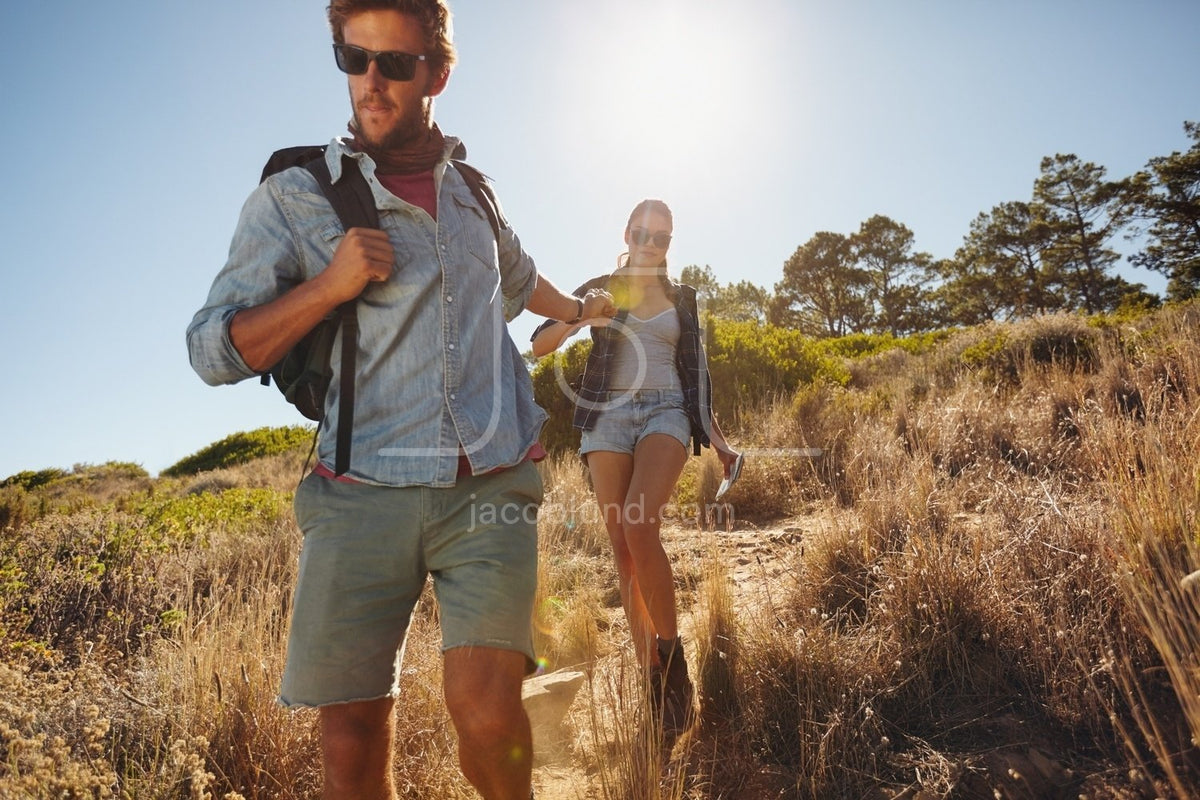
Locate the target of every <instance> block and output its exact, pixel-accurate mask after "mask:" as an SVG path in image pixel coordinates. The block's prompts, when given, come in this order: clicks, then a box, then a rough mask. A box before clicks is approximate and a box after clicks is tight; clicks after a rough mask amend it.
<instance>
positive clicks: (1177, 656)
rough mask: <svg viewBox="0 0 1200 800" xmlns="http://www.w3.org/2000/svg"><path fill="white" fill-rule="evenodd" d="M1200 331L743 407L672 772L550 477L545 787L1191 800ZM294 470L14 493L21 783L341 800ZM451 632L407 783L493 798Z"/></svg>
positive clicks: (873, 368) (581, 502)
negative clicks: (449, 666) (550, 740)
mask: <svg viewBox="0 0 1200 800" xmlns="http://www.w3.org/2000/svg"><path fill="white" fill-rule="evenodd" d="M1198 313H1200V312H1198V311H1197V310H1196V309H1195V308H1193V307H1190V306H1181V307H1173V308H1168V309H1164V310H1161V311H1158V312H1155V313H1154V314H1152V315H1149V316H1146V317H1142V318H1139V319H1131V320H1121V321H1116V320H1111V319H1109V320H1102V321H1091V322H1089V321H1087V320H1085V319H1083V318H1079V317H1070V316H1062V317H1048V318H1039V319H1031V320H1027V321H1024V322H1020V323H1014V324H1010V325H990V326H985V327H981V328H977V329H971V330H966V331H962V332H959V333H957V334H955V335H954V336H952V337H950V338H948V339H946V340H945V341H944V342H942V343H941V344H940V345H938V346H936V347H934V348H933V349H931V350H929V351H928V352H922V353H920V354H913V353H911V352H906V351H904V350H901V349H897V350H894V351H889V352H886V353H877V354H874V355H871V356H868V357H865V358H860V359H857V360H854V361H848V362H847V363H846V365H845V368H846V370H847V373H848V374H849V376H850V378H849V380H848V381H847V382H846V383H845V384H844V385H806V386H804V387H803V388H801V389H798V390H797V391H795V392H793V393H790V394H788V395H787V396H781V397H778V398H775V399H773V400H771V401H769V402H768V401H763V402H762V403H761V404H760V405H758V406H756V407H753V408H743V409H740V410H739V413H738V416H737V419H738V422H739V424H738V430H737V431H736V435H735V436H734V440H735V442H737V443H738V444H739V445H741V446H744V447H746V448H747V450H748V457H747V462H746V468H745V471H744V473H743V476H742V478H741V480H740V481H739V483H738V484H736V485H735V486H734V488H733V490H732V491H731V492H730V494H729V496H728V497H727V498H726V499H727V500H728V504H723V505H720V506H717V505H715V504H713V502H712V497H713V494H714V493H715V489H716V485H717V482H718V479H719V472H718V468H717V465H716V462H715V459H714V458H713V457H712V456H711V454H706V455H705V456H704V457H703V458H700V459H691V461H690V463H689V465H688V468H687V471H686V473H685V475H684V478H683V480H681V482H680V486H679V491H678V494H677V496H676V498H675V501H674V503H673V506H672V508H671V509H669V511H670V512H671V513H672V516H673V519H672V521H671V524H670V525H669V526H668V527H667V530H666V537H667V538H668V540H669V541H668V544H669V547H670V549H671V552H672V553H673V554H674V556H675V559H676V563H677V565H678V567H677V577H678V580H679V584H680V593H679V598H680V603H681V608H682V610H683V611H684V612H685V618H686V625H685V633H686V635H687V636H688V639H689V641H690V642H692V643H693V645H692V646H691V649H690V651H689V657H690V658H691V659H693V660H694V662H695V664H694V673H695V676H696V681H697V687H698V690H699V693H700V695H701V716H700V722H699V724H698V725H697V727H696V729H695V730H694V731H693V732H692V733H691V734H690V735H689V736H687V737H685V738H684V740H682V741H681V742H680V743H679V744H678V745H677V746H676V747H675V749H674V752H673V753H663V752H660V751H659V749H658V748H656V747H654V746H652V744H651V743H652V742H653V732H652V731H648V730H647V728H646V726H645V724H644V720H643V719H642V717H641V709H642V708H643V705H644V703H643V698H642V697H641V696H640V690H639V688H638V687H639V682H638V680H637V675H636V669H635V668H634V666H633V662H632V658H631V654H630V653H629V651H628V649H627V638H628V636H627V631H626V630H625V626H624V621H623V619H622V617H621V611H620V603H619V598H618V597H617V592H616V587H615V584H614V580H615V570H614V569H613V568H612V566H611V564H610V558H609V556H608V552H607V547H608V545H607V536H606V534H605V533H604V530H603V526H602V525H601V524H600V521H599V518H598V514H597V512H596V511H595V509H594V502H593V501H592V500H591V495H590V490H589V487H588V484H587V479H586V476H585V473H584V472H583V470H582V468H581V466H580V464H579V461H578V459H577V458H576V457H574V456H570V455H565V456H561V457H556V458H554V459H552V460H549V461H547V462H544V463H543V465H542V470H543V474H544V477H545V479H546V485H547V495H546V502H545V505H544V506H543V509H542V514H541V522H540V532H541V537H542V552H543V559H542V564H541V589H540V600H539V604H538V628H537V641H538V647H539V650H540V652H541V654H542V656H543V658H544V661H545V666H546V669H548V670H558V669H567V668H572V669H577V670H580V671H582V672H584V673H585V675H586V682H585V684H584V688H583V689H582V690H580V691H579V693H578V695H576V696H575V699H574V702H573V704H572V706H571V707H570V710H569V713H568V715H567V718H566V720H565V723H564V727H563V741H562V742H559V743H558V744H559V745H560V747H558V748H556V750H559V751H561V753H560V754H561V759H560V760H557V761H554V762H547V761H545V760H543V761H540V762H539V763H538V766H537V769H536V771H535V783H536V784H537V785H538V787H539V797H543V798H545V797H550V798H560V797H561V798H576V797H578V798H592V797H595V798H603V800H657V799H658V798H696V799H697V800H700V799H701V798H704V799H705V800H708V799H710V798H711V799H714V800H715V798H742V799H746V800H756V799H757V798H767V797H791V798H812V799H814V800H815V799H816V798H837V797H846V798H890V797H897V798H900V797H903V798H918V797H919V798H943V797H944V798H950V797H968V798H973V797H1002V798H1042V797H1050V798H1053V797H1063V798H1067V797H1071V798H1074V797H1080V796H1086V797H1089V798H1141V797H1146V798H1151V797H1177V798H1185V797H1192V796H1197V795H1200V760H1198V755H1200V753H1198V751H1197V747H1196V744H1195V741H1196V737H1197V736H1200V702H1198V701H1197V697H1200V664H1198V663H1197V653H1198V652H1200V648H1198V646H1197V645H1198V644H1200V641H1198V639H1200V615H1198V613H1197V612H1198V611H1200V599H1198V598H1200V595H1198V592H1200V585H1198V583H1200V577H1197V570H1200V557H1198V555H1200V554H1198V551H1197V546H1198V544H1200V540H1198V538H1197V519H1196V514H1197V508H1200V469H1198V467H1200V460H1198V456H1197V444H1198V441H1200V422H1198V421H1197V420H1198V419H1200V403H1198V398H1197V393H1198V392H1200V343H1198V337H1197V335H1196V334H1197V314H1198ZM817 449H819V452H820V455H819V456H815V457H814V455H813V453H815V452H816V451H817ZM304 455H305V450H304V449H303V448H301V449H298V450H296V451H293V452H291V453H288V454H284V455H275V456H271V457H268V458H264V459H257V460H255V461H252V462H250V463H249V464H244V465H241V466H236V467H231V468H227V469H218V470H213V471H210V472H204V473H201V474H199V475H195V476H191V477H182V478H165V477H163V478H157V479H150V478H147V477H145V476H141V477H138V476H136V475H133V476H130V475H129V474H123V475H117V476H115V477H111V480H108V479H104V478H103V477H102V476H98V477H96V478H95V479H89V481H82V480H79V481H76V483H77V484H80V486H74V485H72V486H70V487H67V486H66V485H64V484H62V483H61V481H62V480H65V479H67V478H69V477H70V475H68V474H66V473H64V474H62V475H57V476H54V475H47V476H44V478H45V480H44V482H43V480H42V478H39V479H38V480H37V481H26V483H25V484H22V485H12V486H5V487H0V515H2V516H0V519H3V520H4V521H5V522H4V527H3V530H2V532H0V796H4V797H10V796H11V797H117V796H122V797H131V798H139V800H140V799H141V798H177V797H193V798H206V797H212V798H232V797H243V798H276V797H296V798H306V797H314V796H316V795H317V794H318V791H319V783H320V777H319V774H318V757H317V739H316V729H315V726H314V721H315V717H314V715H313V714H312V713H311V712H301V713H293V712H287V711H284V710H282V709H281V708H280V707H279V706H277V704H276V703H275V699H274V695H275V691H276V688H277V683H278V678H279V674H280V671H281V666H282V658H283V649H284V648H283V642H284V636H285V634H286V627H287V621H288V611H289V604H290V587H291V584H292V580H293V577H294V570H295V561H296V552H297V550H298V548H299V546H300V536H299V533H298V532H297V530H296V528H295V524H294V522H293V520H292V517H291V511H290V505H289V501H290V495H291V492H292V490H293V489H294V487H295V484H296V480H297V477H298V475H299V474H300V470H301V466H302V463H303V460H304ZM85 471H86V470H85ZM112 481H120V483H119V485H118V484H116V483H113V482H112ZM33 483H36V484H37V485H28V484H33ZM85 483H86V486H84V485H83V484H85ZM68 489H69V491H68ZM79 491H82V492H83V493H82V494H79V493H77V492H79ZM437 641H438V636H437V629H436V609H435V607H434V603H433V600H432V598H431V597H429V598H427V599H426V601H425V603H423V605H422V606H421V608H420V609H419V611H418V614H417V616H416V619H415V625H414V631H413V634H412V636H411V638H410V643H409V646H408V648H407V661H406V664H405V671H404V675H403V679H402V683H403V693H404V695H403V696H404V702H402V703H400V704H399V707H398V709H399V710H398V717H399V719H398V729H399V736H398V740H399V742H400V744H399V751H398V758H397V775H398V785H399V786H400V789H401V796H403V797H411V798H439V800H440V799H441V798H451V799H452V798H468V797H472V796H473V795H472V793H471V791H470V789H469V787H468V786H467V785H466V784H465V783H464V782H463V780H462V779H461V777H460V776H459V775H458V772H457V769H456V766H455V757H454V735H453V730H452V729H451V727H450V725H449V721H448V718H447V717H446V715H445V711H444V709H443V708H442V706H441V700H440V697H439V695H438V691H437V689H436V687H437V686H438V685H439V679H440V674H439V673H440V668H441V666H440V659H439V657H438V654H437Z"/></svg>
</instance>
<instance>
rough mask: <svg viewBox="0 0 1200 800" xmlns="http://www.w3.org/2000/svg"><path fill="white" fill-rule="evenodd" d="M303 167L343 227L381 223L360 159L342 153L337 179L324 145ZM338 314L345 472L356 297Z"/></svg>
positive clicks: (337, 459)
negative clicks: (339, 176) (328, 160)
mask: <svg viewBox="0 0 1200 800" xmlns="http://www.w3.org/2000/svg"><path fill="white" fill-rule="evenodd" d="M304 167H305V169H307V170H308V171H309V172H311V173H312V174H313V177H314V178H316V179H317V183H318V184H319V185H320V187H321V191H322V192H323V193H324V194H325V197H326V198H328V200H329V203H330V205H332V206H333V210H334V211H336V212H337V215H338V219H340V220H341V221H342V228H343V229H345V230H347V231H348V230H350V229H351V228H378V227H379V210H378V209H377V208H376V207H375V197H374V195H372V194H371V187H370V185H369V184H368V183H367V179H366V177H364V176H363V174H362V170H360V169H359V168H358V162H357V161H355V160H354V159H353V158H351V157H350V156H342V177H341V180H339V181H338V182H337V183H334V182H333V179H332V177H331V176H330V174H329V164H328V163H326V161H325V154H324V148H322V152H321V155H320V156H318V157H317V158H314V159H312V160H310V161H309V162H308V163H306V164H305V165H304ZM336 316H337V318H338V320H339V321H340V325H341V328H342V360H341V370H340V375H339V376H338V429H337V453H336V455H335V456H334V470H333V472H334V474H335V475H342V474H344V473H345V472H346V471H347V470H348V469H350V446H351V439H352V436H353V433H354V377H355V373H356V372H357V371H358V359H357V356H358V310H357V301H356V300H349V301H347V302H345V303H342V305H341V306H339V307H338V310H337V312H336Z"/></svg>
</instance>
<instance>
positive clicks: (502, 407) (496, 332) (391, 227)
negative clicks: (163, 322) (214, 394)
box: [187, 136, 546, 487]
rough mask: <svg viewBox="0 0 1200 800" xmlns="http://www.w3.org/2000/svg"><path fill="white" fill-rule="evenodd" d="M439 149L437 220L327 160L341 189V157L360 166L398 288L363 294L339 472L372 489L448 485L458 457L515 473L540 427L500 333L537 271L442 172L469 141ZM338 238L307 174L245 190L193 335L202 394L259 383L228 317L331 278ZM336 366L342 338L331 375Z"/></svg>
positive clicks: (386, 285)
mask: <svg viewBox="0 0 1200 800" xmlns="http://www.w3.org/2000/svg"><path fill="white" fill-rule="evenodd" d="M446 140H447V143H446V153H445V158H444V159H443V161H442V162H441V163H440V164H439V165H438V166H437V167H436V168H435V170H434V178H435V183H436V187H437V212H438V218H437V220H436V221H435V220H433V219H432V218H430V216H429V215H428V214H427V213H426V212H425V211H424V210H423V209H420V208H418V207H417V206H414V205H412V204H410V203H407V202H405V201H403V200H401V199H399V198H398V197H396V196H395V195H393V194H391V193H390V192H388V191H387V190H386V189H384V188H383V186H382V185H381V184H380V183H379V181H378V179H377V178H376V177H375V164H374V162H373V161H372V160H371V158H370V157H369V156H367V155H365V154H360V153H353V152H352V151H350V150H349V149H348V148H347V146H346V143H345V142H344V140H342V139H334V140H333V142H332V143H331V144H330V146H329V148H328V149H327V151H326V155H325V158H326V161H327V163H328V164H329V170H330V173H331V175H332V177H333V180H334V181H335V182H336V181H337V180H338V179H339V178H340V176H341V173H342V155H343V154H347V153H348V154H350V155H352V156H353V157H354V158H356V159H358V162H359V166H360V169H361V170H362V173H363V175H364V176H365V177H366V178H367V182H368V183H369V184H370V186H371V191H372V193H373V194H374V196H375V204H376V206H377V207H378V208H379V217H380V227H381V228H382V229H383V230H384V231H386V232H387V233H388V236H389V239H390V240H391V244H392V247H393V248H394V249H395V254H396V261H395V264H394V265H393V268H392V275H391V277H390V278H388V280H387V281H383V282H379V283H370V284H368V286H367V288H366V289H365V290H364V291H363V293H362V294H361V295H359V298H358V322H359V335H358V356H357V358H358V370H357V371H358V374H357V378H356V396H355V400H354V435H353V441H352V447H351V450H352V453H351V463H350V469H349V471H348V473H347V475H348V476H349V477H351V478H353V479H355V480H358V481H362V482H365V483H371V484H377V485H381V486H435V487H438V486H453V485H454V483H455V477H456V473H457V470H458V457H459V454H460V453H465V454H466V456H467V458H468V460H469V461H470V465H471V468H472V472H473V473H474V474H481V473H483V472H487V471H489V470H492V469H496V468H499V467H506V466H511V465H513V464H516V463H519V462H520V461H521V460H522V459H523V458H524V457H525V455H526V453H527V452H528V451H529V449H530V448H531V447H532V446H533V445H534V443H535V442H536V441H537V436H538V433H539V432H540V430H541V427H542V424H543V423H544V422H545V419H546V414H545V412H544V411H542V409H541V408H539V407H538V406H537V405H536V404H535V403H534V402H533V386H532V384H531V382H530V379H529V372H528V370H527V369H526V367H525V362H524V360H523V359H522V358H521V354H520V352H519V351H518V350H517V347H516V345H515V344H514V343H513V341H512V339H511V337H510V336H509V334H508V327H507V322H508V321H509V320H511V319H512V318H513V317H515V316H516V315H517V314H519V313H520V312H521V310H523V309H524V307H525V303H526V302H527V301H528V299H529V296H530V294H531V293H532V291H533V289H534V286H535V285H536V283H537V268H536V266H535V265H534V263H533V259H531V258H530V257H529V256H528V255H527V254H526V253H525V251H524V250H523V249H522V248H521V243H520V241H519V240H518V239H517V236H516V234H515V233H514V232H513V231H512V229H511V228H509V227H507V224H506V225H505V227H503V228H502V229H501V232H500V233H501V235H500V238H499V241H497V239H496V237H495V235H494V234H493V232H492V228H491V225H490V224H489V222H488V220H487V217H486V216H485V214H484V212H483V210H482V209H481V208H479V206H478V204H477V202H476V200H475V198H474V196H473V195H472V193H471V190H470V188H469V187H468V186H467V184H466V183H465V182H464V181H463V179H462V178H461V177H460V176H459V174H458V173H457V171H456V170H455V169H454V166H453V164H448V163H447V160H446V159H449V158H450V157H451V156H453V157H455V158H461V157H463V156H464V155H465V151H464V150H463V148H462V145H461V144H460V143H459V142H458V140H457V139H454V138H453V137H449V136H448V137H446ZM343 235H344V231H343V230H342V225H341V222H340V221H339V220H338V218H337V215H336V213H334V211H333V208H332V207H331V206H330V204H329V202H328V201H327V200H326V199H325V196H324V195H323V194H322V193H321V190H320V189H319V188H318V186H317V182H316V179H315V178H314V177H313V176H312V175H311V173H309V172H308V170H306V169H304V168H302V167H295V168H292V169H288V170H285V171H283V172H281V173H278V174H276V175H273V176H271V177H269V178H268V179H267V180H266V181H264V182H263V183H262V184H260V185H259V186H258V188H257V189H255V190H254V192H253V193H252V194H251V195H250V197H249V199H248V200H247V201H246V204H245V206H244V207H243V208H242V213H241V218H240V219H239V220H238V225H237V229H236V230H235V232H234V235H233V241H232V244H231V245H230V249H229V259H228V261H227V262H226V264H225V266H224V268H223V269H222V270H221V271H220V273H218V275H217V277H216V279H215V280H214V281H213V285H212V288H211V290H210V291H209V295H208V300H207V302H206V303H205V305H204V307H203V308H201V309H200V310H199V311H198V312H197V313H196V315H195V317H193V319H192V322H191V324H190V325H189V326H188V329H187V343H188V352H189V356H190V358H191V363H192V367H193V369H195V370H196V372H197V373H198V374H199V375H200V377H201V378H203V379H204V381H205V382H206V383H208V384H210V385H214V386H215V385H219V384H226V383H236V382H238V381H241V380H244V379H246V378H251V377H256V376H257V373H255V371H254V370H252V369H250V368H249V367H248V366H246V363H245V361H243V360H242V357H241V355H240V354H239V353H238V351H237V349H236V348H235V347H234V346H233V343H232V341H231V340H230V337H229V324H230V320H231V319H232V318H233V316H234V314H235V313H236V312H237V311H239V310H241V309H245V308H251V307H253V306H258V305H261V304H263V303H266V302H269V301H271V300H273V299H275V298H276V297H279V296H280V295H282V294H284V293H285V292H287V291H288V290H289V289H291V288H292V287H294V286H296V285H298V284H300V283H302V282H303V281H306V280H309V279H311V278H312V277H314V276H315V275H317V274H318V273H319V272H321V270H323V269H325V267H326V266H328V264H329V261H330V259H332V257H333V253H334V250H335V249H336V248H337V246H338V244H339V243H340V242H341V240H342V237H343ZM340 336H341V334H340V332H339V334H338V337H339V339H340ZM340 361H341V345H340V343H339V342H336V341H335V343H334V347H333V354H332V366H333V369H334V375H335V376H336V375H338V374H339V372H338V370H339V369H340ZM338 395H339V386H338V380H337V379H336V377H335V379H334V380H333V381H332V382H331V383H330V386H329V390H328V393H327V395H326V398H325V416H324V419H323V420H322V422H321V426H320V427H321V430H320V436H319V445H318V450H317V453H318V458H319V459H320V461H321V463H322V464H324V465H325V466H327V467H332V466H333V463H334V451H335V449H336V436H335V432H336V431H337V416H338ZM280 401H281V402H283V400H282V398H280Z"/></svg>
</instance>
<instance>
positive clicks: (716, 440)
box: [708, 414, 741, 477]
mask: <svg viewBox="0 0 1200 800" xmlns="http://www.w3.org/2000/svg"><path fill="white" fill-rule="evenodd" d="M709 422H710V423H711V425H712V427H711V429H710V430H709V432H708V438H709V441H711V442H712V446H713V449H714V450H716V451H717V458H719V459H720V460H721V465H722V466H724V467H725V477H729V470H730V469H732V468H733V462H735V461H737V460H738V456H740V455H741V453H739V452H738V451H737V450H734V449H733V448H732V447H730V446H729V442H727V441H726V440H725V434H724V433H722V432H721V426H720V425H719V424H718V423H717V415H716V414H713V415H712V416H711V417H709Z"/></svg>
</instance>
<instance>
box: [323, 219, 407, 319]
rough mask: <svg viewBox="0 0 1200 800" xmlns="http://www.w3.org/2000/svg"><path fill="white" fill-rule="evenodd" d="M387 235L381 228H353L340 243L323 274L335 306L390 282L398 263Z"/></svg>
mask: <svg viewBox="0 0 1200 800" xmlns="http://www.w3.org/2000/svg"><path fill="white" fill-rule="evenodd" d="M395 257H396V256H395V253H394V252H393V251H392V243H391V241H390V240H389V239H388V235H387V233H386V232H384V231H381V230H379V229H377V228H351V229H350V230H348V231H346V235H345V236H344V237H343V238H342V241H341V243H339V244H338V246H337V250H335V251H334V253H333V259H332V260H331V261H330V262H329V266H328V267H326V268H325V271H324V272H322V273H321V274H320V276H319V277H320V278H321V280H322V281H324V282H325V284H326V290H327V291H328V293H329V295H330V296H331V297H332V298H334V299H335V301H336V302H335V305H337V304H341V303H344V302H346V301H347V300H353V299H354V298H356V297H358V296H359V295H360V294H362V292H363V289H365V288H367V284H369V283H373V282H382V281H386V280H387V279H388V277H389V276H391V274H392V263H393V261H394V260H395Z"/></svg>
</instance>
